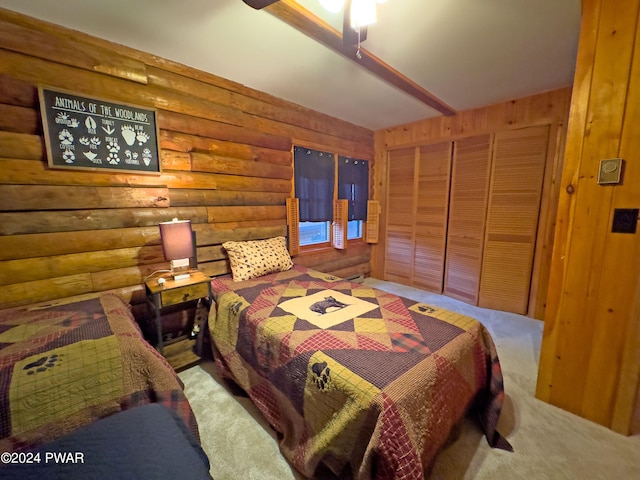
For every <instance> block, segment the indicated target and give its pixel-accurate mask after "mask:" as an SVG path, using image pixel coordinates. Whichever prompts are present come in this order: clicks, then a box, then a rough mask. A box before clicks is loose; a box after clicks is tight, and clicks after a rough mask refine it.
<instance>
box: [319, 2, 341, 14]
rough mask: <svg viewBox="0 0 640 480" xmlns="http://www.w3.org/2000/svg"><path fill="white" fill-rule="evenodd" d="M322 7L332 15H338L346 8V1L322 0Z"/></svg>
mask: <svg viewBox="0 0 640 480" xmlns="http://www.w3.org/2000/svg"><path fill="white" fill-rule="evenodd" d="M320 5H322V6H323V7H324V8H325V10H328V11H329V12H331V13H338V12H339V11H340V10H342V7H343V6H344V0H320Z"/></svg>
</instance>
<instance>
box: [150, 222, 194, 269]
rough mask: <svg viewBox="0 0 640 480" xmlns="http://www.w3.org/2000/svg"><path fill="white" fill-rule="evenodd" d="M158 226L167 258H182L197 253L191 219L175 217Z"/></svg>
mask: <svg viewBox="0 0 640 480" xmlns="http://www.w3.org/2000/svg"><path fill="white" fill-rule="evenodd" d="M158 226H159V227H160V239H161V240H162V251H163V253H164V258H165V259H167V260H180V259H184V258H191V257H193V256H194V255H195V252H194V251H193V237H192V232H191V220H177V219H174V220H173V221H172V222H161V223H160V224H158Z"/></svg>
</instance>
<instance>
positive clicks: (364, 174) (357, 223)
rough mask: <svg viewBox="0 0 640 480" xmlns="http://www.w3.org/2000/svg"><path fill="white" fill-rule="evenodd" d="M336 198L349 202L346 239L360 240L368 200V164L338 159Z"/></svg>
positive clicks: (344, 158) (362, 161)
mask: <svg viewBox="0 0 640 480" xmlns="http://www.w3.org/2000/svg"><path fill="white" fill-rule="evenodd" d="M338 198H342V199H346V200H348V201H349V213H348V216H347V220H348V223H347V239H348V240H353V239H356V238H362V224H363V223H364V221H365V220H366V219H367V200H368V199H369V162H367V161H364V160H359V159H356V158H349V157H344V156H342V155H341V156H340V157H338Z"/></svg>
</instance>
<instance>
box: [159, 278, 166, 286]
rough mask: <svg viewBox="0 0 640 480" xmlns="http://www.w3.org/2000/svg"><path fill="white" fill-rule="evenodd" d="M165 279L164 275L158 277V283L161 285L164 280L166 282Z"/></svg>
mask: <svg viewBox="0 0 640 480" xmlns="http://www.w3.org/2000/svg"><path fill="white" fill-rule="evenodd" d="M166 281H167V280H166V279H165V278H164V277H160V278H159V279H158V285H162V284H163V283H164V282H166Z"/></svg>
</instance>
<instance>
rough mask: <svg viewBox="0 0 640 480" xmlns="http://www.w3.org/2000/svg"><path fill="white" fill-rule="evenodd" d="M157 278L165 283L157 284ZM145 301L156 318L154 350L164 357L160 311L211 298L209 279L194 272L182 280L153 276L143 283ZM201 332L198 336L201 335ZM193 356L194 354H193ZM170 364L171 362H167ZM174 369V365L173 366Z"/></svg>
mask: <svg viewBox="0 0 640 480" xmlns="http://www.w3.org/2000/svg"><path fill="white" fill-rule="evenodd" d="M159 278H164V280H165V282H164V283H162V284H160V283H158V279H159ZM144 286H145V291H146V294H147V300H148V301H149V303H150V304H151V305H152V306H153V309H154V311H155V316H156V328H157V330H158V343H157V346H156V348H157V349H158V351H159V352H160V353H161V354H162V355H164V342H163V340H162V310H163V309H164V308H166V307H171V306H174V305H180V304H181V303H185V302H190V301H192V300H199V299H204V298H209V299H210V298H212V297H211V277H208V276H207V275H205V274H204V273H202V272H200V271H198V270H196V271H192V272H191V276H190V277H189V278H187V279H184V280H174V279H173V278H171V277H170V276H168V277H165V276H153V277H151V278H150V279H148V280H146V281H145V282H144ZM202 333H203V332H202V330H201V331H200V335H202ZM194 356H195V354H194ZM169 363H171V362H169ZM173 366H174V368H176V366H175V365H173Z"/></svg>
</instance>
